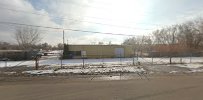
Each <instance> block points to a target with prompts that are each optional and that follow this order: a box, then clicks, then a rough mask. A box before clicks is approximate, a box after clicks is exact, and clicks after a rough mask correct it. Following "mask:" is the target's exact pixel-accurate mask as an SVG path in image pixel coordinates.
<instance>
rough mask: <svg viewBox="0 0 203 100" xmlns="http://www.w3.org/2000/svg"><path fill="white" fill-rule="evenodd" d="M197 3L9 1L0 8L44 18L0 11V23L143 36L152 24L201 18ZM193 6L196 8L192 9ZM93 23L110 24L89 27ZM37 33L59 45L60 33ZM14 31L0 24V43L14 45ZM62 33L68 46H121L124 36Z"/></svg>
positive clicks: (157, 0)
mask: <svg viewBox="0 0 203 100" xmlns="http://www.w3.org/2000/svg"><path fill="white" fill-rule="evenodd" d="M198 2H199V4H197V3H198ZM198 2H197V3H195V1H194V2H191V1H190V0H179V1H178V2H177V0H170V1H167V2H166V1H163V0H38V1H36V0H12V2H11V1H9V0H1V3H0V5H1V6H0V7H1V8H9V9H16V10H20V11H26V12H32V13H40V14H43V15H44V16H41V15H35V14H30V13H25V12H24V13H23V12H16V11H10V10H6V9H0V16H1V17H0V21H8V22H17V23H25V24H32V25H42V26H51V27H62V28H72V29H79V30H88V31H99V32H104V33H115V34H127V35H132V34H134V35H146V34H148V33H150V32H151V31H152V30H147V29H155V28H158V26H157V25H156V24H161V25H170V24H174V23H180V22H183V21H185V20H188V19H191V18H194V16H201V15H202V11H203V8H202V7H201V5H200V4H201V2H200V1H198ZM192 3H194V4H192ZM195 4H196V5H197V6H194V5H195ZM199 12H201V14H199ZM197 13H198V14H197ZM60 18H64V19H60ZM70 19H76V20H70ZM77 20H85V21H88V22H90V23H88V22H81V21H77ZM94 22H97V23H103V24H111V25H99V24H93V23H94ZM114 25H115V26H114ZM116 25H117V26H116ZM119 26H120V27H119ZM124 26H125V27H124ZM127 27H128V28H127ZM129 27H131V28H129ZM133 27H134V29H132V28H133ZM40 30H48V31H42V33H43V37H44V38H43V41H42V42H48V43H50V44H57V43H61V42H62V30H51V29H43V28H40ZM14 32H15V26H8V25H2V24H0V41H7V42H14V39H13V37H12V35H13V33H14ZM65 33H66V34H65V36H66V37H65V39H66V40H68V41H69V43H72V44H91V43H92V42H95V43H98V42H104V43H108V42H109V41H112V43H121V42H122V41H123V39H125V38H126V36H116V35H103V34H95V33H82V32H74V31H67V30H66V31H65Z"/></svg>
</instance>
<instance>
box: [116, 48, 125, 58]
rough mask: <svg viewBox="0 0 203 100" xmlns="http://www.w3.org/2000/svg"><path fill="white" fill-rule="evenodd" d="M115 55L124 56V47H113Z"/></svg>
mask: <svg viewBox="0 0 203 100" xmlns="http://www.w3.org/2000/svg"><path fill="white" fill-rule="evenodd" d="M115 56H116V57H124V48H115Z"/></svg>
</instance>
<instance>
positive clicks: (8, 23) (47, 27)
mask: <svg viewBox="0 0 203 100" xmlns="http://www.w3.org/2000/svg"><path fill="white" fill-rule="evenodd" d="M0 24H7V25H18V26H30V27H37V28H46V29H54V30H69V31H75V32H84V33H96V34H108V35H121V36H136V35H127V34H117V33H110V32H99V31H88V30H79V29H71V28H60V27H50V26H40V25H31V24H22V23H14V22H4V21H0Z"/></svg>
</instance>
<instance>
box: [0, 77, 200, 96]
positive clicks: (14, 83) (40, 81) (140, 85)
mask: <svg viewBox="0 0 203 100" xmlns="http://www.w3.org/2000/svg"><path fill="white" fill-rule="evenodd" d="M0 100H203V74H198V75H183V76H182V75H181V76H153V77H150V80H149V81H148V80H145V79H131V80H114V81H106V80H97V79H95V80H92V81H91V80H90V79H89V78H85V79H69V78H60V77H55V78H46V77H41V78H26V79H21V78H17V79H12V78H11V79H7V80H4V81H0Z"/></svg>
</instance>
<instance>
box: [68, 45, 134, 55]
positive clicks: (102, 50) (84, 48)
mask: <svg viewBox="0 0 203 100" xmlns="http://www.w3.org/2000/svg"><path fill="white" fill-rule="evenodd" d="M68 47H69V56H70V58H82V57H85V58H118V57H132V56H133V55H134V52H133V48H132V46H127V45H68Z"/></svg>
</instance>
